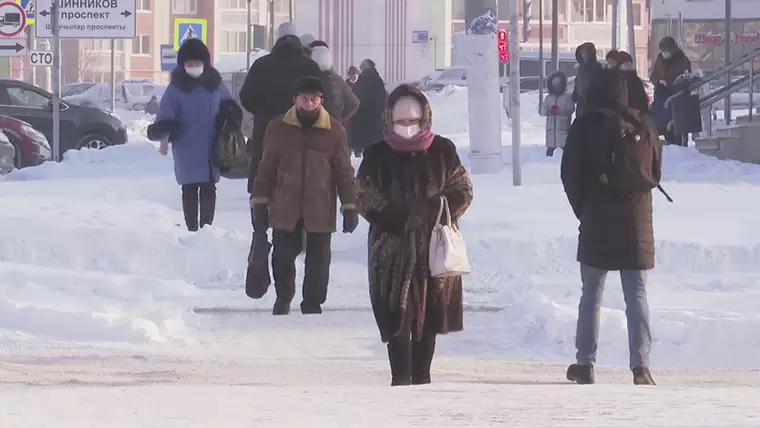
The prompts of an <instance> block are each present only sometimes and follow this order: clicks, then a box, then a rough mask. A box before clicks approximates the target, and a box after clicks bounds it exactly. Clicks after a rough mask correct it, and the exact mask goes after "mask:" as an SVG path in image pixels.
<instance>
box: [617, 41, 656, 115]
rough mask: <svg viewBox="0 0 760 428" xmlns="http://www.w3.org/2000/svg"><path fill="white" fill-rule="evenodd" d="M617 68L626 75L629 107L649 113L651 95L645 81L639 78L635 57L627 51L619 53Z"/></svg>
mask: <svg viewBox="0 0 760 428" xmlns="http://www.w3.org/2000/svg"><path fill="white" fill-rule="evenodd" d="M617 58H618V64H619V65H618V67H617V69H618V70H620V72H621V73H623V76H625V84H626V88H627V90H628V107H630V108H632V109H634V110H637V111H638V112H639V113H642V114H649V95H647V91H646V89H645V88H644V82H643V81H642V80H641V78H639V75H638V74H637V73H636V69H635V67H634V66H633V57H632V56H631V54H629V53H628V52H625V51H620V52H619V53H618V56H617Z"/></svg>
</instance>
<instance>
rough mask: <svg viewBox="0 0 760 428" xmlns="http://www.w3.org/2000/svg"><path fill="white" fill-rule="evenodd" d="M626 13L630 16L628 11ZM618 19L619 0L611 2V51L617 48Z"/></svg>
mask: <svg viewBox="0 0 760 428" xmlns="http://www.w3.org/2000/svg"><path fill="white" fill-rule="evenodd" d="M628 13H629V14H630V11H628ZM619 19H620V0H612V49H617V48H618V20H619ZM631 55H633V54H631ZM634 62H635V61H634Z"/></svg>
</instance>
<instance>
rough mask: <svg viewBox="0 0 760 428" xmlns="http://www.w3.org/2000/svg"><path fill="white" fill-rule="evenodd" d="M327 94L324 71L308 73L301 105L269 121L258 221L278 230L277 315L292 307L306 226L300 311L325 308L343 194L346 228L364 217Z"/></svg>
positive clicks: (296, 91)
mask: <svg viewBox="0 0 760 428" xmlns="http://www.w3.org/2000/svg"><path fill="white" fill-rule="evenodd" d="M323 94H324V90H323V88H322V83H321V81H320V80H319V78H316V77H304V78H301V79H299V80H298V81H297V82H296V83H295V85H294V87H293V102H294V104H295V106H294V107H293V108H291V109H290V110H288V111H287V113H285V114H284V115H282V116H279V117H277V118H275V119H273V120H272V121H271V122H270V123H269V126H268V127H267V130H266V135H265V136H264V156H263V158H262V160H261V164H260V165H259V171H258V174H257V176H256V179H255V181H254V183H253V192H252V193H251V206H252V207H253V211H254V218H255V221H256V223H257V225H256V228H257V230H258V229H259V228H261V230H266V229H268V228H269V227H270V226H271V227H272V230H273V232H272V241H273V245H274V253H273V255H272V271H273V275H274V283H275V290H276V292H277V301H276V302H275V304H274V309H273V310H272V313H273V314H274V315H287V314H288V313H289V312H290V302H291V300H292V299H293V297H294V296H295V291H296V290H295V280H296V269H295V260H296V257H298V255H299V254H300V253H301V251H302V249H303V240H302V233H303V232H304V231H305V232H306V267H305V274H304V283H303V301H302V302H301V312H302V313H304V314H319V313H322V307H321V305H322V304H323V303H324V302H325V300H326V299H327V284H328V281H329V277H330V260H331V250H330V239H331V236H332V234H333V233H334V232H335V231H336V224H335V223H336V216H337V212H336V203H337V201H336V199H337V196H336V194H337V195H339V196H340V201H341V204H342V208H341V212H342V214H343V233H352V232H353V231H354V230H355V229H356V227H357V226H358V224H359V217H358V214H357V211H356V205H355V204H356V190H355V188H354V170H353V168H352V167H351V159H350V157H349V154H348V152H347V151H346V132H345V130H344V129H343V126H342V125H341V124H340V122H338V121H337V120H335V119H332V118H330V115H329V114H328V113H327V110H325V109H324V107H322V100H323Z"/></svg>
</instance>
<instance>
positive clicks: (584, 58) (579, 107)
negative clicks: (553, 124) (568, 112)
mask: <svg viewBox="0 0 760 428" xmlns="http://www.w3.org/2000/svg"><path fill="white" fill-rule="evenodd" d="M575 59H576V60H577V61H578V74H577V75H576V76H575V84H574V86H573V101H574V102H575V104H576V106H575V112H576V114H575V116H576V117H581V116H583V115H584V114H586V111H587V107H586V104H587V102H588V101H587V100H588V97H589V92H590V85H591V82H593V81H594V78H595V76H596V74H597V73H598V72H599V71H600V70H602V65H601V64H599V61H597V59H596V46H595V45H594V44H593V43H591V42H586V43H583V44H581V45H580V46H578V48H577V49H575Z"/></svg>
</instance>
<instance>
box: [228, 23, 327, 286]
mask: <svg viewBox="0 0 760 428" xmlns="http://www.w3.org/2000/svg"><path fill="white" fill-rule="evenodd" d="M286 24H287V23H286ZM291 27H292V25H291V26H285V25H284V24H283V26H281V27H280V30H282V31H283V32H284V33H281V37H280V38H279V39H278V40H277V42H276V43H275V45H274V47H273V48H272V52H271V53H270V54H269V55H265V56H263V57H261V58H259V59H258V60H256V62H254V63H253V65H251V69H250V70H249V71H248V75H247V76H246V78H245V82H244V83H243V87H242V88H241V90H240V103H241V104H242V105H243V108H245V109H246V110H248V111H249V112H250V113H251V114H252V115H253V134H252V135H251V138H250V139H249V140H248V146H249V147H248V149H249V152H250V155H251V168H250V173H249V177H248V192H249V193H250V192H251V191H252V188H253V182H254V180H255V179H256V174H257V171H258V168H259V163H260V161H261V157H262V155H263V152H264V135H265V132H266V129H267V125H269V122H270V121H271V120H272V119H273V118H275V117H277V116H279V115H282V114H284V113H285V112H287V111H288V110H289V109H290V108H291V107H293V95H292V90H293V85H294V84H295V82H296V81H297V80H298V79H300V78H302V77H305V76H312V77H315V78H319V76H320V75H321V73H322V72H321V70H320V69H319V66H318V65H317V63H315V62H314V61H312V60H311V59H309V58H308V57H306V56H304V54H303V52H302V49H301V48H302V46H301V41H300V40H299V39H298V37H296V36H295V28H291ZM251 224H252V225H253V232H254V233H253V238H252V240H251V251H250V253H249V256H248V262H249V263H248V271H247V273H246V293H247V294H248V296H249V297H251V298H260V297H262V296H263V293H266V289H267V287H268V286H269V284H270V283H271V278H270V274H269V267H268V263H269V251H270V249H271V244H270V243H269V238H268V236H267V232H266V230H263V231H259V230H256V221H255V219H254V213H253V210H251Z"/></svg>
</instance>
